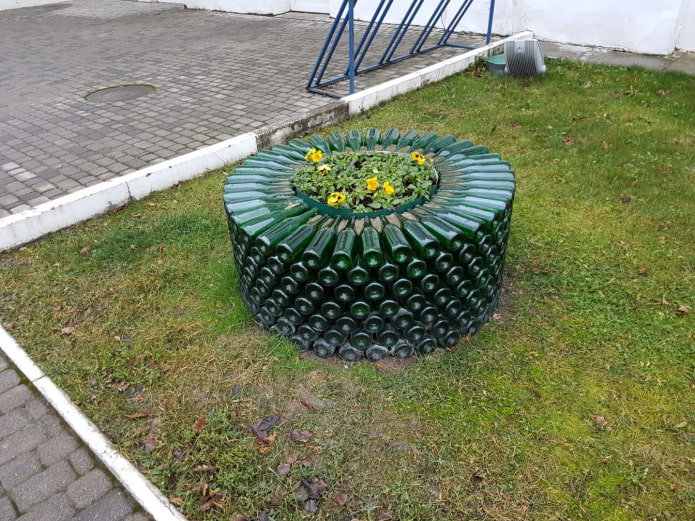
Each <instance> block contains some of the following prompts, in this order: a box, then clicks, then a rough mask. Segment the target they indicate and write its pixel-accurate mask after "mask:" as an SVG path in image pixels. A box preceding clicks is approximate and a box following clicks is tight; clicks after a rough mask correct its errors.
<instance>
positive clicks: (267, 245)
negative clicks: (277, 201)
mask: <svg viewBox="0 0 695 521" xmlns="http://www.w3.org/2000/svg"><path fill="white" fill-rule="evenodd" d="M316 211H317V210H316V209H315V208H312V209H311V210H309V211H307V212H304V213H302V214H299V215H297V216H295V217H288V218H284V219H283V220H282V221H279V222H276V223H275V224H274V225H273V226H271V227H269V228H266V229H264V230H263V231H261V232H260V233H259V234H258V235H257V236H256V239H255V242H254V246H256V247H257V248H258V249H259V250H260V252H261V254H263V255H267V254H268V253H269V252H270V251H271V250H272V249H273V248H275V247H276V246H277V245H278V244H279V243H280V242H281V241H282V240H283V239H285V238H286V237H287V236H288V235H289V234H291V233H292V232H293V231H294V230H295V228H297V227H298V226H300V225H302V224H304V223H306V221H308V220H309V219H310V218H311V217H313V216H314V215H315V214H316Z"/></svg>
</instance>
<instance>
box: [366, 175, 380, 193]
mask: <svg viewBox="0 0 695 521" xmlns="http://www.w3.org/2000/svg"><path fill="white" fill-rule="evenodd" d="M377 188H379V179H377V177H376V176H374V177H370V178H369V179H367V190H376V189H377Z"/></svg>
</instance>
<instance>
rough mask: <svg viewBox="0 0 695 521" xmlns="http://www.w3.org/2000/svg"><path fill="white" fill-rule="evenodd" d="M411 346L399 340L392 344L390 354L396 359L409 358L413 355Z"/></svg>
mask: <svg viewBox="0 0 695 521" xmlns="http://www.w3.org/2000/svg"><path fill="white" fill-rule="evenodd" d="M413 351H414V349H413V346H412V345H410V344H409V343H408V342H405V341H404V340H400V341H398V342H396V344H394V346H393V349H391V353H392V354H393V356H395V357H396V358H409V357H410V356H412V354H413Z"/></svg>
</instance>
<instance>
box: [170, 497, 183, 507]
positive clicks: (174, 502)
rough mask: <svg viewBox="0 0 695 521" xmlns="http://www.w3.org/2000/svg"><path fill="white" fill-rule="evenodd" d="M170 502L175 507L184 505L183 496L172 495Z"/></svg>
mask: <svg viewBox="0 0 695 521" xmlns="http://www.w3.org/2000/svg"><path fill="white" fill-rule="evenodd" d="M169 503H171V504H172V505H174V506H175V507H182V506H183V498H180V497H172V498H171V499H169Z"/></svg>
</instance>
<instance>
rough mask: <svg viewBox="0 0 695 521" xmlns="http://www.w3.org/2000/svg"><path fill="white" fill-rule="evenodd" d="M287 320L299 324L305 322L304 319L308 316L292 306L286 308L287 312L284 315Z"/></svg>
mask: <svg viewBox="0 0 695 521" xmlns="http://www.w3.org/2000/svg"><path fill="white" fill-rule="evenodd" d="M283 316H284V317H285V318H286V319H287V320H289V321H290V322H292V324H294V325H295V326H298V325H299V324H301V323H303V322H304V320H306V317H305V316H304V315H302V314H301V313H300V312H299V310H298V309H297V308H296V307H294V306H290V307H288V308H287V309H285V313H284V315H283Z"/></svg>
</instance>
